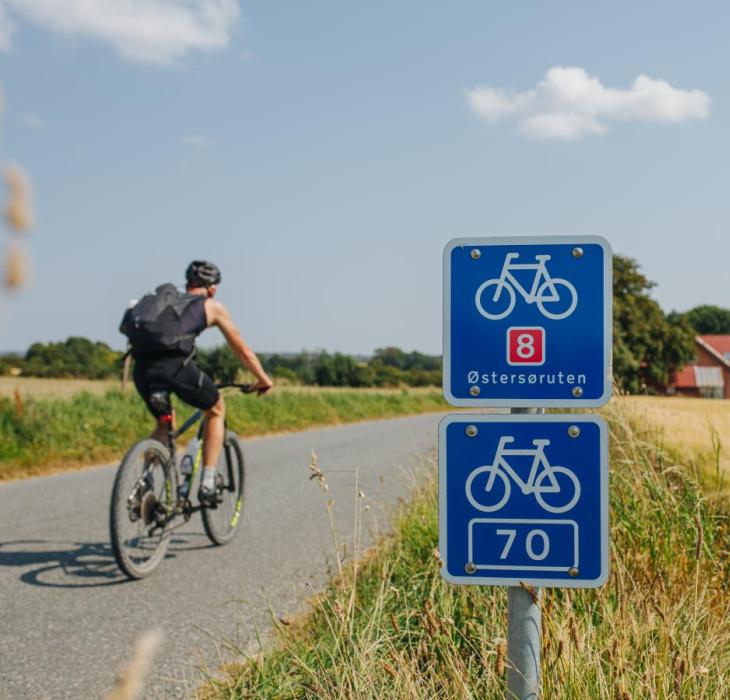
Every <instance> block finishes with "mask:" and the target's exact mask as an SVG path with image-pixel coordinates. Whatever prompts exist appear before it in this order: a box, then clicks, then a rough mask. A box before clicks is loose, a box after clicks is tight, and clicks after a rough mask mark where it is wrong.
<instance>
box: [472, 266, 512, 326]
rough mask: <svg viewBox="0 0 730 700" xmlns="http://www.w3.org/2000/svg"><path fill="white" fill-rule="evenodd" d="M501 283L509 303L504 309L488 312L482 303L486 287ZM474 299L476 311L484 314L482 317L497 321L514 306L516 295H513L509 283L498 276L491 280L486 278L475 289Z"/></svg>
mask: <svg viewBox="0 0 730 700" xmlns="http://www.w3.org/2000/svg"><path fill="white" fill-rule="evenodd" d="M499 284H502V289H506V290H507V297H508V299H509V303H508V304H507V307H506V308H505V309H504V311H500V312H499V313H496V314H491V313H489V312H488V311H487V310H486V309H485V308H484V306H483V305H482V296H484V292H485V291H486V289H487V288H488V287H491V286H493V285H499ZM474 301H475V303H476V305H477V311H478V312H479V313H480V314H481V315H482V316H484V318H488V319H489V320H490V321H499V320H500V319H502V318H505V317H506V316H509V315H510V314H511V313H512V310H513V309H514V308H515V304H516V303H517V296H516V295H515V290H514V289H513V288H512V285H511V284H508V283H507V282H501V280H499V279H498V278H496V277H495V278H494V279H491V280H487V281H486V282H484V283H482V284H481V286H480V287H479V289H477V293H476V296H475V297H474Z"/></svg>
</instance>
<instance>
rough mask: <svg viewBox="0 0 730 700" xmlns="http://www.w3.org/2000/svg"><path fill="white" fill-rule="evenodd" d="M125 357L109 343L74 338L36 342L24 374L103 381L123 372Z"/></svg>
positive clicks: (26, 359)
mask: <svg viewBox="0 0 730 700" xmlns="http://www.w3.org/2000/svg"><path fill="white" fill-rule="evenodd" d="M121 357H122V353H120V352H116V351H115V350H112V349H111V348H110V347H109V346H108V345H107V344H106V343H101V342H96V343H95V342H93V341H91V340H89V339H88V338H80V337H77V336H72V337H70V338H68V339H67V340H65V341H64V342H62V343H33V345H31V346H30V348H29V349H28V352H27V353H26V354H25V359H24V360H23V374H26V375H28V376H31V377H84V378H87V379H103V378H105V377H111V376H114V375H116V374H118V373H119V371H120V367H121V365H120V362H119V361H120V359H121Z"/></svg>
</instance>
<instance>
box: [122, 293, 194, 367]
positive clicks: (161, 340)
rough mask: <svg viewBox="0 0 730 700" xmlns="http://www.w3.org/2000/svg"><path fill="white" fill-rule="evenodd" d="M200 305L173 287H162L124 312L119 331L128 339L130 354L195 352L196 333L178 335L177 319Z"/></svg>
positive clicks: (178, 322) (188, 353) (178, 321)
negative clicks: (195, 304) (193, 305)
mask: <svg viewBox="0 0 730 700" xmlns="http://www.w3.org/2000/svg"><path fill="white" fill-rule="evenodd" d="M196 301H200V297H199V296H197V295H195V294H185V293H184V292H181V291H179V290H178V289H177V287H175V285H174V284H161V285H160V286H159V287H157V289H155V291H154V293H153V294H147V295H145V296H143V297H142V298H141V299H140V300H139V301H138V302H137V303H136V304H135V305H134V306H133V307H132V308H130V309H127V311H126V313H125V314H124V317H123V318H122V323H121V324H120V326H119V330H120V331H121V332H122V333H124V335H126V336H127V338H129V342H130V344H131V345H132V354H134V355H135V357H136V356H137V355H146V354H160V353H166V352H171V353H184V354H186V355H190V354H192V353H193V352H194V350H195V335H196V334H195V333H187V334H184V335H183V334H181V333H180V319H181V318H182V315H183V313H184V312H185V309H187V308H188V306H190V304H192V303H194V302H196Z"/></svg>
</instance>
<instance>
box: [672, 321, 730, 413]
mask: <svg viewBox="0 0 730 700" xmlns="http://www.w3.org/2000/svg"><path fill="white" fill-rule="evenodd" d="M695 344H696V345H695V349H696V355H695V361H694V362H693V363H692V364H690V365H686V366H685V367H682V369H680V370H679V371H678V372H676V373H675V374H674V376H673V377H672V381H671V382H670V384H669V386H668V387H667V393H668V394H676V395H680V396H703V397H707V398H715V399H730V335H698V336H696V337H695Z"/></svg>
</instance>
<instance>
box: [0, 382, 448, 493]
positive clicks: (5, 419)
mask: <svg viewBox="0 0 730 700" xmlns="http://www.w3.org/2000/svg"><path fill="white" fill-rule="evenodd" d="M177 407H178V422H179V423H181V422H182V420H183V419H184V418H185V417H186V416H188V415H190V413H191V412H192V409H190V408H188V407H184V406H182V405H181V404H177ZM226 407H227V415H228V421H229V425H230V426H231V427H232V428H233V429H234V430H236V431H238V432H239V433H242V434H243V435H244V436H245V435H263V434H266V433H271V432H279V431H285V430H301V429H303V428H307V427H310V426H315V425H331V424H335V423H347V422H353V421H358V420H364V419H368V418H385V417H389V416H397V415H403V414H408V413H421V412H426V411H438V410H441V409H444V408H445V407H446V404H445V403H444V401H443V399H442V398H441V392H440V391H439V390H438V389H432V390H405V389H404V390H402V391H359V390H356V389H352V390H342V391H326V390H325V391H317V390H312V391H294V390H286V389H282V390H280V391H277V392H274V393H273V394H272V395H271V396H266V397H263V398H256V397H253V396H242V395H240V394H228V395H227V397H226ZM151 428H152V420H151V418H150V416H149V414H148V413H147V410H146V409H145V407H144V405H143V403H142V401H141V400H140V398H139V397H138V396H137V395H136V394H135V393H134V392H129V393H126V394H122V393H121V392H119V391H109V392H107V393H106V394H103V395H95V394H91V393H88V392H87V393H81V394H76V395H74V396H73V397H71V398H67V399H26V400H12V399H7V398H6V399H0V480H2V479H12V478H19V477H22V476H32V475H36V474H42V473H46V472H48V471H51V470H53V469H56V468H59V467H69V466H80V465H84V464H98V463H99V462H100V461H104V460H112V459H117V458H120V457H121V456H122V454H123V453H124V452H125V451H126V449H127V448H128V447H130V446H131V444H132V443H133V442H135V441H136V440H139V439H140V438H142V437H143V436H145V435H146V434H148V433H149V432H150V430H151Z"/></svg>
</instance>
